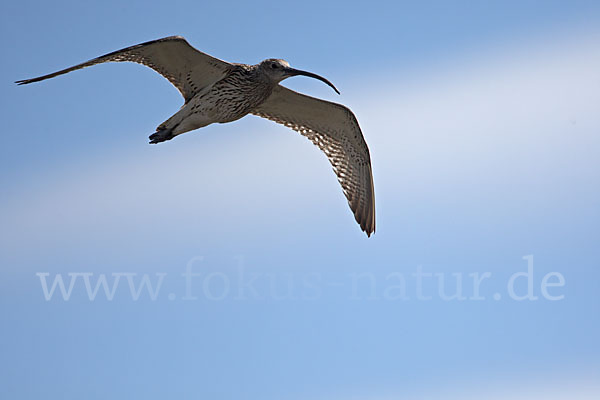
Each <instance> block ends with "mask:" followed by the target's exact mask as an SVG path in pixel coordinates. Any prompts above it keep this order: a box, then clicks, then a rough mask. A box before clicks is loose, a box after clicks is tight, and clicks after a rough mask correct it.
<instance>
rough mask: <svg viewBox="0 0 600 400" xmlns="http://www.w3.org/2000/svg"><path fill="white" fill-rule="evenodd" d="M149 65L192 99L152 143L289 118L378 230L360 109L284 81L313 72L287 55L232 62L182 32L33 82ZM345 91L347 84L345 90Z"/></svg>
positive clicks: (363, 221)
mask: <svg viewBox="0 0 600 400" xmlns="http://www.w3.org/2000/svg"><path fill="white" fill-rule="evenodd" d="M123 61H129V62H135V63H139V64H143V65H146V66H148V67H150V68H152V69H154V70H155V71H157V72H158V73H160V74H161V75H162V76H164V77H165V78H166V79H168V80H169V82H171V83H172V84H173V85H174V86H175V87H176V88H177V89H178V90H179V91H180V92H181V94H182V96H183V98H184V99H185V103H184V105H183V106H182V107H181V109H180V110H179V111H178V112H177V113H175V114H174V115H173V116H172V117H171V118H169V119H168V120H167V121H165V122H163V123H162V124H160V125H159V126H158V128H157V131H156V132H155V133H154V134H152V135H151V136H150V143H160V142H163V141H166V140H170V139H172V138H174V137H175V136H177V135H180V134H182V133H185V132H188V131H191V130H194V129H198V128H201V127H204V126H206V125H210V124H212V123H215V122H218V123H226V122H231V121H235V120H237V119H240V118H242V117H243V116H245V115H248V114H254V115H257V116H260V117H263V118H267V119H270V120H272V121H275V122H277V123H280V124H283V125H285V126H287V127H289V128H291V129H293V130H295V131H297V132H299V133H301V134H302V135H303V136H306V137H307V138H308V139H309V140H310V141H311V142H313V143H314V144H315V145H317V146H318V147H319V148H320V149H321V150H322V151H323V152H324V153H325V155H326V156H327V158H328V159H329V161H330V163H331V165H332V166H333V170H334V171H335V173H336V175H337V178H338V180H339V182H340V184H341V186H342V189H343V191H344V194H345V196H346V198H347V199H348V204H349V205H350V208H351V209H352V211H353V213H354V217H355V219H356V221H357V222H358V223H359V225H360V226H361V228H362V229H363V230H364V231H365V232H366V233H367V235H369V236H370V235H371V234H372V233H373V232H375V195H374V190H373V176H372V172H371V158H370V155H369V149H368V147H367V144H366V142H365V140H364V137H363V135H362V132H361V130H360V127H359V125H358V121H357V120H356V117H355V116H354V114H353V113H352V111H350V109H348V108H347V107H345V106H343V105H341V104H336V103H332V102H328V101H324V100H320V99H316V98H313V97H310V96H306V95H303V94H300V93H297V92H294V91H293V90H290V89H286V88H285V87H283V86H281V85H279V82H281V81H282V80H284V79H286V78H288V77H291V76H295V75H305V76H309V77H312V78H316V79H319V80H321V81H323V82H325V83H326V84H328V85H329V86H331V87H332V88H333V89H334V90H335V91H336V92H337V89H336V88H335V87H334V86H333V85H332V84H331V82H329V81H328V80H326V79H325V78H323V77H321V76H319V75H316V74H313V73H310V72H306V71H300V70H296V69H293V68H291V67H290V66H289V64H288V63H287V62H286V61H284V60H279V59H268V60H264V61H263V62H261V63H259V64H256V65H246V64H233V63H228V62H225V61H222V60H219V59H216V58H214V57H211V56H209V55H208V54H205V53H202V52H200V51H198V50H196V49H195V48H193V47H192V46H190V45H189V43H188V42H187V41H186V40H185V39H184V38H182V37H179V36H173V37H168V38H164V39H158V40H154V41H151V42H146V43H142V44H139V45H135V46H131V47H127V48H125V49H122V50H118V51H115V52H112V53H109V54H106V55H104V56H101V57H98V58H95V59H92V60H90V61H87V62H84V63H82V64H78V65H76V66H73V67H71V68H67V69H64V70H61V71H58V72H55V73H52V74H48V75H44V76H40V77H38V78H33V79H26V80H22V81H17V83H18V84H20V85H22V84H28V83H32V82H38V81H42V80H45V79H49V78H53V77H55V76H58V75H62V74H66V73H68V72H71V71H75V70H78V69H82V68H85V67H89V66H92V65H96V64H100V63H104V62H123ZM338 93H339V92H338Z"/></svg>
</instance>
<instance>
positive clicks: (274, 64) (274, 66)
mask: <svg viewBox="0 0 600 400" xmlns="http://www.w3.org/2000/svg"><path fill="white" fill-rule="evenodd" d="M271 68H273V69H275V68H279V64H276V63H273V64H271Z"/></svg>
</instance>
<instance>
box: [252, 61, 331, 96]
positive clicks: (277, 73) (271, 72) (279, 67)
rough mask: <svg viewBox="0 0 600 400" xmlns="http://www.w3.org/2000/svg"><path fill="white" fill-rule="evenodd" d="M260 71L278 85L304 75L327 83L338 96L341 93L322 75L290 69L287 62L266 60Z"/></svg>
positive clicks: (262, 63)
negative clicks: (293, 77) (290, 78)
mask: <svg viewBox="0 0 600 400" xmlns="http://www.w3.org/2000/svg"><path fill="white" fill-rule="evenodd" d="M259 67H260V69H261V70H262V71H263V72H264V73H265V74H266V75H267V76H268V77H269V79H271V80H273V81H274V82H276V83H279V82H281V81H282V80H284V79H286V78H289V77H292V76H296V75H304V76H308V77H310V78H315V79H318V80H320V81H322V82H325V83H326V84H327V85H329V86H331V87H332V88H333V90H335V92H336V93H337V94H340V92H339V91H338V90H337V89H336V87H335V86H333V84H332V83H331V82H329V81H328V80H327V79H325V78H323V77H322V76H320V75H317V74H313V73H312V72H306V71H301V70H299V69H295V68H292V67H290V64H289V63H288V62H287V61H285V60H280V59H277V58H269V59H267V60H264V61H263V62H261V63H260V64H259Z"/></svg>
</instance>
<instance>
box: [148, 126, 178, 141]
mask: <svg viewBox="0 0 600 400" xmlns="http://www.w3.org/2000/svg"><path fill="white" fill-rule="evenodd" d="M174 137H175V135H173V134H172V133H171V131H170V130H168V129H163V130H160V131H157V132H156V133H153V134H152V135H150V138H149V139H150V143H151V144H156V143H160V142H164V141H166V140H171V139H173V138H174Z"/></svg>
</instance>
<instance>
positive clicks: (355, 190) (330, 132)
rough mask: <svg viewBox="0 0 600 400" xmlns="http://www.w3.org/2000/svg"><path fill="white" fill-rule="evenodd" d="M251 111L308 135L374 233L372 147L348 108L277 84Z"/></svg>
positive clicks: (362, 222)
mask: <svg viewBox="0 0 600 400" xmlns="http://www.w3.org/2000/svg"><path fill="white" fill-rule="evenodd" d="M252 114H254V115H257V116H259V117H263V118H267V119H270V120H271V121H275V122H277V123H279V124H283V125H285V126H287V127H289V128H292V129H293V130H295V131H297V132H300V133H301V134H302V135H303V136H306V137H307V138H308V139H309V140H310V141H311V142H313V143H314V144H315V145H317V146H318V147H319V148H320V149H321V150H322V151H323V152H324V153H325V154H326V155H327V158H329V162H331V165H332V166H333V170H334V171H335V173H336V175H337V178H338V180H339V182H340V184H341V185H342V189H343V191H344V194H345V195H346V198H347V199H348V204H349V205H350V208H351V209H352V211H353V212H354V218H356V222H358V223H359V224H360V227H361V228H362V230H363V231H365V232H366V234H367V235H368V236H370V235H371V233H373V232H375V194H374V191H373V174H372V172H371V158H370V155H369V148H368V147H367V143H366V142H365V139H364V137H363V135H362V132H361V130H360V127H359V126H358V122H357V121H356V117H355V116H354V114H353V113H352V111H350V110H349V109H348V108H346V107H344V106H342V105H340V104H336V103H331V102H328V101H324V100H319V99H315V98H314V97H310V96H306V95H303V94H300V93H297V92H294V91H293V90H290V89H287V88H285V87H283V86H280V85H277V86H276V87H275V89H274V90H273V93H272V94H271V96H270V97H269V98H267V100H266V101H265V102H264V103H262V104H261V105H260V106H258V107H257V108H256V109H255V110H254V111H253V112H252Z"/></svg>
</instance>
